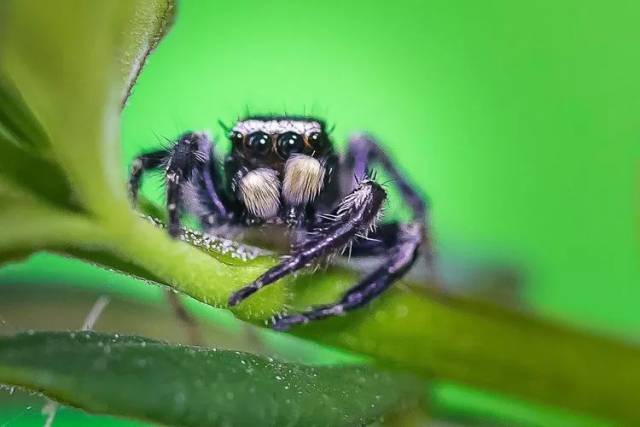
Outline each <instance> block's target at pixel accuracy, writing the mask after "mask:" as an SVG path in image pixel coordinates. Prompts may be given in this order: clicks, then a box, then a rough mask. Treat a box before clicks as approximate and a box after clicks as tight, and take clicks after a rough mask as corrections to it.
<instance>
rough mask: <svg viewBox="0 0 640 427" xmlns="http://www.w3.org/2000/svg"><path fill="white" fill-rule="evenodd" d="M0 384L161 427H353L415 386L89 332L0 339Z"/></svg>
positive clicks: (403, 400) (362, 370)
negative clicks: (211, 426)
mask: <svg viewBox="0 0 640 427" xmlns="http://www.w3.org/2000/svg"><path fill="white" fill-rule="evenodd" d="M0 382H3V383H6V384H10V385H16V386H23V387H26V388H28V389H31V390H36V391H41V392H43V393H44V394H46V395H47V396H49V397H51V398H54V399H56V400H59V401H61V402H64V403H68V404H71V405H73V406H78V407H80V408H83V409H86V410H89V411H91V412H97V413H103V414H112V415H120V416H126V417H133V418H140V419H144V420H149V421H152V422H157V423H161V424H168V425H182V426H202V425H234V426H235V425H261V426H270V425H273V426H280V425H290V426H297V425H299V426H323V425H326V426H353V425H366V424H368V423H370V422H372V421H375V420H377V419H379V418H380V417H381V416H383V415H384V414H385V413H388V412H389V411H391V410H393V409H398V408H400V407H403V406H405V407H406V406H408V405H409V404H412V403H415V397H414V396H415V395H416V393H419V392H420V389H421V387H420V385H419V384H417V383H415V382H414V381H411V380H409V379H407V378H406V377H403V376H398V375H390V374H385V373H379V372H376V371H375V370H372V369H370V368H366V367H358V366H342V367H310V366H303V365H299V364H293V363H283V362H278V361H275V360H271V359H264V358H261V357H257V356H254V355H250V354H246V353H240V352H233V351H216V350H207V349H203V348H198V347H185V346H175V345H169V344H164V343H160V342H157V341H152V340H148V339H144V338H138V337H118V336H117V335H116V336H111V335H103V334H97V333H92V332H77V333H66V332H65V333H36V334H21V335H16V336H14V337H9V338H2V339H0Z"/></svg>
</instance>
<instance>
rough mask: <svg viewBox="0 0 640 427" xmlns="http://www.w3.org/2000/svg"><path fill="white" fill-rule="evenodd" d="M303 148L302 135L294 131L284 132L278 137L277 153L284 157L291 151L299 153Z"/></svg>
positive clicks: (291, 152)
mask: <svg viewBox="0 0 640 427" xmlns="http://www.w3.org/2000/svg"><path fill="white" fill-rule="evenodd" d="M303 148H304V140H303V139H302V135H299V134H297V133H295V132H285V133H283V134H282V135H280V136H279V137H278V154H279V155H280V156H281V157H282V158H284V159H286V158H287V157H289V156H290V155H291V154H293V153H299V152H301V151H302V150H303Z"/></svg>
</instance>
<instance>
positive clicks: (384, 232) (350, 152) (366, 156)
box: [342, 133, 434, 271]
mask: <svg viewBox="0 0 640 427" xmlns="http://www.w3.org/2000/svg"><path fill="white" fill-rule="evenodd" d="M343 163H344V168H343V176H342V182H343V186H345V187H346V188H352V187H353V186H354V185H355V183H356V182H357V180H358V179H359V178H360V177H362V176H365V175H366V173H367V170H368V169H369V168H370V167H371V165H372V163H379V164H380V166H382V168H383V169H384V170H385V171H386V172H387V173H388V174H389V177H390V178H391V180H392V182H393V184H394V185H396V186H397V187H398V189H399V190H400V194H401V196H402V199H403V200H404V202H405V203H406V204H407V206H408V207H409V209H411V213H412V222H415V223H418V224H420V225H421V226H422V234H423V241H422V245H421V246H422V248H423V252H424V257H425V259H426V261H427V265H428V267H429V269H430V270H432V271H433V269H434V265H433V264H434V262H433V258H434V257H433V250H432V245H431V239H430V235H429V215H428V208H427V203H426V202H425V199H424V197H423V196H422V195H421V194H420V193H419V192H418V191H416V189H415V188H414V187H413V185H412V184H411V183H410V182H409V181H408V180H407V179H406V178H405V177H404V175H402V173H401V172H400V171H399V170H398V168H396V166H395V164H394V162H393V161H392V159H391V158H390V157H389V155H388V154H387V153H386V152H385V151H384V149H383V148H382V147H381V145H380V144H379V143H378V141H377V140H376V139H375V138H374V137H373V136H371V135H369V134H366V133H360V134H356V135H354V136H352V137H351V138H350V139H349V146H348V148H347V152H346V156H345V159H344V162H343ZM399 227H401V224H399V223H388V224H383V225H382V226H381V227H379V229H378V230H377V231H376V232H375V233H373V234H372V235H371V236H370V237H371V239H370V240H369V241H367V240H361V241H358V242H356V244H355V245H354V247H353V251H352V255H353V256H367V255H375V254H380V253H383V252H384V251H386V250H388V249H391V248H392V247H393V245H394V238H393V233H394V230H398V229H399ZM376 240H378V241H380V242H381V243H377V242H376Z"/></svg>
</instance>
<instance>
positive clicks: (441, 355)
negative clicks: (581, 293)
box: [110, 221, 640, 425]
mask: <svg viewBox="0 0 640 427" xmlns="http://www.w3.org/2000/svg"><path fill="white" fill-rule="evenodd" d="M131 227H132V228H129V231H128V232H127V233H119V234H117V235H113V236H112V237H111V238H110V241H111V242H112V244H113V247H114V248H115V251H116V252H118V253H120V254H121V255H122V256H123V257H124V258H131V259H135V260H136V262H137V263H138V265H141V266H142V267H144V268H145V269H146V270H147V271H153V272H154V273H156V274H157V276H156V277H154V278H153V280H156V281H158V280H159V279H158V278H157V277H160V281H163V280H164V281H165V283H166V284H169V285H172V284H175V286H176V288H177V289H179V290H181V291H183V292H185V293H187V294H189V295H191V296H193V297H194V298H196V299H198V300H200V301H202V302H205V303H208V304H210V305H214V306H218V307H220V306H224V302H225V301H226V298H227V297H228V295H229V294H230V293H231V291H233V290H234V289H237V288H238V287H240V286H241V285H243V284H245V283H247V282H249V281H250V280H252V279H253V278H255V277H256V276H257V275H258V274H259V273H260V272H262V271H264V269H265V268H267V267H268V266H269V265H271V264H272V263H273V262H274V260H273V259H272V258H268V257H265V258H261V259H258V260H254V261H251V262H249V263H247V264H240V265H237V264H236V265H231V264H226V263H222V262H219V261H217V260H215V259H212V258H211V257H209V256H207V255H206V254H203V253H201V252H199V251H194V250H193V248H190V247H188V246H187V245H183V244H181V243H179V242H174V241H171V240H170V239H168V238H167V237H166V236H164V235H163V234H162V232H161V231H159V230H153V229H152V226H151V225H149V224H146V223H144V222H141V221H134V222H132V226H131ZM147 228H151V229H147ZM139 236H146V237H145V239H144V241H143V242H140V241H139V240H138V238H139ZM133 240H135V244H133ZM185 247H186V248H185ZM162 253H165V254H171V257H162V256H161V255H160V254H162ZM181 263H184V264H181ZM186 266H188V268H186ZM113 267H115V268H118V267H117V266H113ZM166 277H171V278H172V279H171V280H169V281H167V279H166ZM356 279H357V276H356V275H355V274H354V273H353V272H350V271H348V270H345V269H337V268H336V269H330V270H329V271H327V272H325V273H324V274H321V275H308V276H300V277H299V278H298V279H297V280H296V281H295V282H294V283H293V284H292V286H285V285H284V284H276V285H274V286H271V287H269V288H267V289H265V290H263V291H261V292H259V293H258V294H256V296H255V299H254V298H251V299H250V300H248V301H247V304H246V305H245V304H241V305H240V306H239V307H238V309H237V310H235V313H236V315H237V316H238V317H240V318H243V319H247V320H251V321H253V322H259V323H262V322H263V321H264V320H265V319H266V318H268V317H269V316H271V315H272V313H275V312H278V311H282V310H284V309H285V307H286V305H285V302H286V296H287V294H286V290H287V289H290V290H292V291H293V290H294V292H292V295H293V300H292V303H293V306H294V307H296V309H300V308H305V307H307V306H309V305H311V302H313V303H318V302H322V301H330V300H332V299H335V298H337V296H338V295H340V294H341V293H342V292H343V291H344V289H345V288H346V287H348V286H349V285H350V284H352V283H354V281H355V280H356ZM178 284H179V285H178ZM293 332H294V333H295V334H296V335H299V336H302V337H305V338H309V339H313V340H314V341H317V342H321V343H325V344H329V345H333V346H336V347H341V348H345V349H348V350H352V351H355V352H358V353H362V354H366V355H370V356H372V357H374V358H375V359H376V360H378V361H381V362H384V363H385V364H387V365H388V364H392V365H394V366H395V367H397V368H401V369H406V370H410V371H412V372H414V373H418V374H420V375H422V376H423V377H425V378H440V379H446V380H453V381H457V382H461V383H464V384H468V385H471V386H475V387H480V388H484V389H488V390H492V391H496V392H501V393H505V394H509V395H513V396H517V397H520V398H524V399H529V400H534V401H537V402H541V403H546V404H550V405H554V406H559V407H564V408H567V409H573V410H578V411H581V412H584V413H587V414H590V415H594V416H599V417H604V418H610V419H614V420H618V421H622V422H625V423H626V424H631V425H635V424H640V412H638V411H637V396H639V395H640V349H638V348H637V347H633V346H631V345H627V344H623V343H620V342H617V341H615V340H612V339H608V338H603V337H599V336H596V335H593V334H588V333H585V332H580V331H578V330H575V329H571V328H568V327H562V326H558V325H556V324H553V323H551V322H548V321H545V320H542V319H539V318H536V317H535V316H532V315H529V314H523V313H516V312H513V311H510V310H507V309H505V308H500V307H497V306H491V305H488V304H484V303H479V302H474V301H471V300H468V299H466V298H463V297H460V296H453V295H449V296H446V295H443V294H442V293H440V292H438V291H434V290H430V289H429V288H427V287H426V285H425V284H421V285H417V284H409V286H408V287H407V286H402V285H401V286H396V287H395V288H393V289H391V290H389V291H388V292H387V293H386V294H385V295H384V296H382V297H381V299H380V300H379V301H376V302H374V303H373V304H371V306H370V307H368V308H365V309H362V310H359V311H356V312H354V313H352V314H350V315H349V316H346V317H344V318H335V319H329V320H325V321H322V322H317V323H312V324H309V325H305V326H302V327H298V328H296V329H294V331H293Z"/></svg>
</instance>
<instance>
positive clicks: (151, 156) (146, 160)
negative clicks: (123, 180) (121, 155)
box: [129, 150, 168, 202]
mask: <svg viewBox="0 0 640 427" xmlns="http://www.w3.org/2000/svg"><path fill="white" fill-rule="evenodd" d="M167 155H168V152H167V150H159V151H153V152H151V153H145V154H142V155H140V156H138V157H136V158H135V160H134V161H133V164H132V165H131V173H130V174H129V197H130V198H131V200H132V201H133V202H136V201H137V200H138V191H139V190H140V183H141V181H142V174H143V173H144V172H145V171H147V170H152V169H157V168H159V167H160V166H161V165H162V163H163V162H164V160H165V159H166V158H167Z"/></svg>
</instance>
